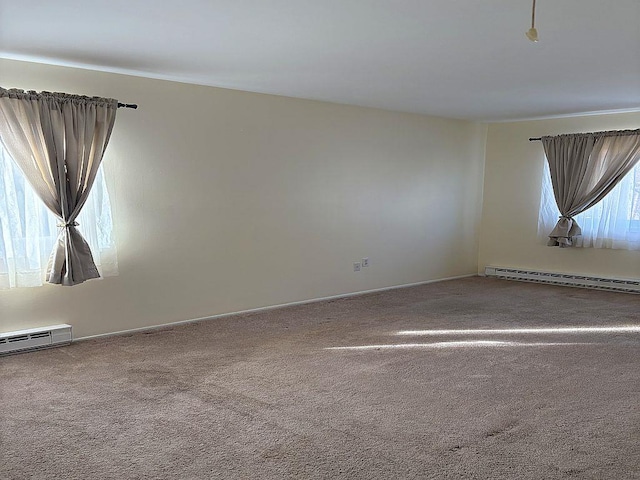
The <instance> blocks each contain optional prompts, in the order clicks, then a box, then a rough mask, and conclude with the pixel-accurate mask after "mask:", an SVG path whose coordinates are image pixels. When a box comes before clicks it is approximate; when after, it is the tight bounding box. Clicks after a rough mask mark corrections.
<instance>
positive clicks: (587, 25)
mask: <svg viewBox="0 0 640 480" xmlns="http://www.w3.org/2000/svg"><path fill="white" fill-rule="evenodd" d="M537 3H538V5H537V15H536V27H537V28H538V32H539V36H540V42H539V43H537V44H534V43H531V42H529V41H528V40H527V39H526V37H525V35H524V32H525V31H526V30H527V29H528V28H529V26H530V25H529V24H530V21H531V17H530V15H531V0H181V1H168V0H164V1H163V0H55V1H53V0H0V57H4V58H14V59H22V60H31V61H38V62H45V63H51V64H59V65H71V66H81V67H85V68H91V69H96V70H105V71H113V72H120V73H129V74H133V75H141V76H145V77H153V78H163V79H169V80H176V81H181V82H188V83H195V84H202V85H212V86H219V87H226V88H233V89H240V90H248V91H253V92H264V93H272V94H277V95H286V96H291V97H302V98H311V99H317V100H326V101H331V102H338V103H346V104H353V105H363V106H371V107H379V108H385V109H390V110H400V111H406V112H415V113H421V114H428V115H438V116H443V117H452V118H464V119H471V120H483V121H497V120H508V119H521V118H535V117H542V116H554V115H564V114H572V113H582V112H595V111H612V110H637V109H640V0H609V1H606V0H538V2H537ZM0 73H1V72H0ZM0 79H1V77H0ZM3 86H4V87H20V86H19V85H3ZM77 93H87V94H91V92H90V91H89V92H77ZM126 100H129V101H135V99H126Z"/></svg>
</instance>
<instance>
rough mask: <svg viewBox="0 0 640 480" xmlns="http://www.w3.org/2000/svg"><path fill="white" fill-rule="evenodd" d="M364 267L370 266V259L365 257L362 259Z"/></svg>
mask: <svg viewBox="0 0 640 480" xmlns="http://www.w3.org/2000/svg"><path fill="white" fill-rule="evenodd" d="M362 266H363V267H368V266H369V257H365V258H363V259H362Z"/></svg>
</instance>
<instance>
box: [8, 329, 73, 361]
mask: <svg viewBox="0 0 640 480" xmlns="http://www.w3.org/2000/svg"><path fill="white" fill-rule="evenodd" d="M71 338H72V337H71V325H66V324H62V325H51V326H48V327H42V328H31V329H29V330H17V331H15V332H7V333H0V355H9V354H12V353H20V352H27V351H30V350H38V349H41V348H51V347H59V346H62V345H68V344H70V343H71Z"/></svg>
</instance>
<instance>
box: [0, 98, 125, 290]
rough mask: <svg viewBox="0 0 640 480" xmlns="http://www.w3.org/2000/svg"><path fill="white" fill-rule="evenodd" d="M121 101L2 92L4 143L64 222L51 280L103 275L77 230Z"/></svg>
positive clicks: (72, 280)
mask: <svg viewBox="0 0 640 480" xmlns="http://www.w3.org/2000/svg"><path fill="white" fill-rule="evenodd" d="M117 109H118V101H117V100H114V99H109V98H97V97H84V96H79V95H67V94H64V93H49V92H41V93H36V92H24V91H22V90H15V89H12V90H6V89H3V88H0V140H1V141H2V143H3V145H4V147H5V148H6V150H7V151H8V152H9V155H10V156H11V157H12V158H13V160H14V161H15V162H16V163H17V165H18V166H19V167H20V169H21V170H22V172H23V173H24V175H25V178H26V179H27V181H28V182H29V184H30V185H31V186H32V187H33V189H34V190H35V191H36V193H37V194H38V196H39V197H40V199H41V200H42V201H43V202H44V203H45V205H46V206H47V207H48V208H49V210H51V211H52V212H53V213H54V214H55V215H56V216H57V217H58V219H59V220H60V224H59V225H58V226H59V227H60V234H59V236H58V240H57V242H56V245H55V246H54V249H53V252H52V253H51V257H50V260H49V266H48V269H47V281H48V282H49V283H55V284H60V285H77V284H79V283H82V282H84V281H86V280H89V279H92V278H98V277H99V276H100V274H99V273H98V269H97V268H96V265H95V263H94V261H93V256H92V254H91V250H90V249H89V245H88V244H87V242H86V241H85V239H84V238H83V237H82V235H81V234H80V232H79V231H78V229H77V228H76V226H77V225H78V224H77V223H76V221H75V220H76V218H77V217H78V214H79V213H80V210H81V209H82V206H83V205H84V204H85V202H86V200H87V197H88V195H89V191H90V189H91V186H92V185H93V181H94V179H95V177H96V173H97V171H98V167H99V166H100V162H101V161H102V156H103V154H104V151H105V148H106V146H107V143H108V142H109V137H110V136H111V131H112V129H113V125H114V123H115V118H116V111H117Z"/></svg>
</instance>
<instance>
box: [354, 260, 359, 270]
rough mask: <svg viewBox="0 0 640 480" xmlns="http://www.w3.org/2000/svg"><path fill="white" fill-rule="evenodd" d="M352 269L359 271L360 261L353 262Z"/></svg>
mask: <svg viewBox="0 0 640 480" xmlns="http://www.w3.org/2000/svg"><path fill="white" fill-rule="evenodd" d="M353 271H354V272H359V271H360V262H355V263H354V264H353Z"/></svg>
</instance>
